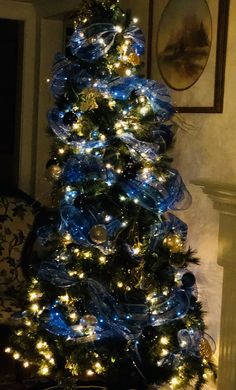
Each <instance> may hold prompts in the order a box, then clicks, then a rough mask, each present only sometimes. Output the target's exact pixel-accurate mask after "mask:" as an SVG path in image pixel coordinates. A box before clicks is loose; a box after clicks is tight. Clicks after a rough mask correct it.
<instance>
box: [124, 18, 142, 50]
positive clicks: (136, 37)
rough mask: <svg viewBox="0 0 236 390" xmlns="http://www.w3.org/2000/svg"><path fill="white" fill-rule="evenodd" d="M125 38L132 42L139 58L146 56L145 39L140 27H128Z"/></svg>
mask: <svg viewBox="0 0 236 390" xmlns="http://www.w3.org/2000/svg"><path fill="white" fill-rule="evenodd" d="M124 38H125V39H129V40H131V42H132V43H131V48H132V50H134V52H135V53H136V54H137V55H138V56H141V55H143V54H144V47H145V37H144V35H143V32H142V30H141V29H140V28H139V27H137V26H135V25H132V26H130V27H128V28H127V29H126V30H125V32H124Z"/></svg>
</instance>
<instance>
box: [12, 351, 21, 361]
mask: <svg viewBox="0 0 236 390" xmlns="http://www.w3.org/2000/svg"><path fill="white" fill-rule="evenodd" d="M13 358H14V359H15V360H18V359H20V354H19V353H18V352H14V353H13Z"/></svg>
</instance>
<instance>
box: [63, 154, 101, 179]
mask: <svg viewBox="0 0 236 390" xmlns="http://www.w3.org/2000/svg"><path fill="white" fill-rule="evenodd" d="M103 172H104V169H102V164H101V162H100V161H99V160H98V159H97V158H95V157H94V156H91V155H90V156H86V155H77V156H73V157H70V158H69V159H68V160H67V162H66V165H65V167H64V170H63V174H62V180H63V182H64V183H65V184H71V183H85V182H87V181H91V180H93V181H95V180H97V179H101V178H103V177H104V174H103Z"/></svg>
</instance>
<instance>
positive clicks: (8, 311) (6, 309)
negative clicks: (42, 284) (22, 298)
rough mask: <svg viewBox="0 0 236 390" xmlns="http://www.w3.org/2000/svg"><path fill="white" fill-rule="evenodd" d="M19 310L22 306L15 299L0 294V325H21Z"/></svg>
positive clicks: (20, 310)
mask: <svg viewBox="0 0 236 390" xmlns="http://www.w3.org/2000/svg"><path fill="white" fill-rule="evenodd" d="M21 312H22V307H21V304H20V303H19V302H18V301H17V299H14V298H11V297H9V296H4V295H3V296H0V325H1V324H7V325H14V326H16V325H21V323H22V319H21V317H20V313H21ZM18 314H19V315H18ZM18 317H19V318H18Z"/></svg>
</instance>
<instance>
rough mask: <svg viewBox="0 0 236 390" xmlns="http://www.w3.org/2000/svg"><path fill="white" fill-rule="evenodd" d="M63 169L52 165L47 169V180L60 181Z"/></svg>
mask: <svg viewBox="0 0 236 390" xmlns="http://www.w3.org/2000/svg"><path fill="white" fill-rule="evenodd" d="M61 172H62V169H61V167H60V166H59V165H50V166H49V167H48V168H47V174H46V175H47V178H48V179H49V180H58V179H59V178H60V176H61Z"/></svg>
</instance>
